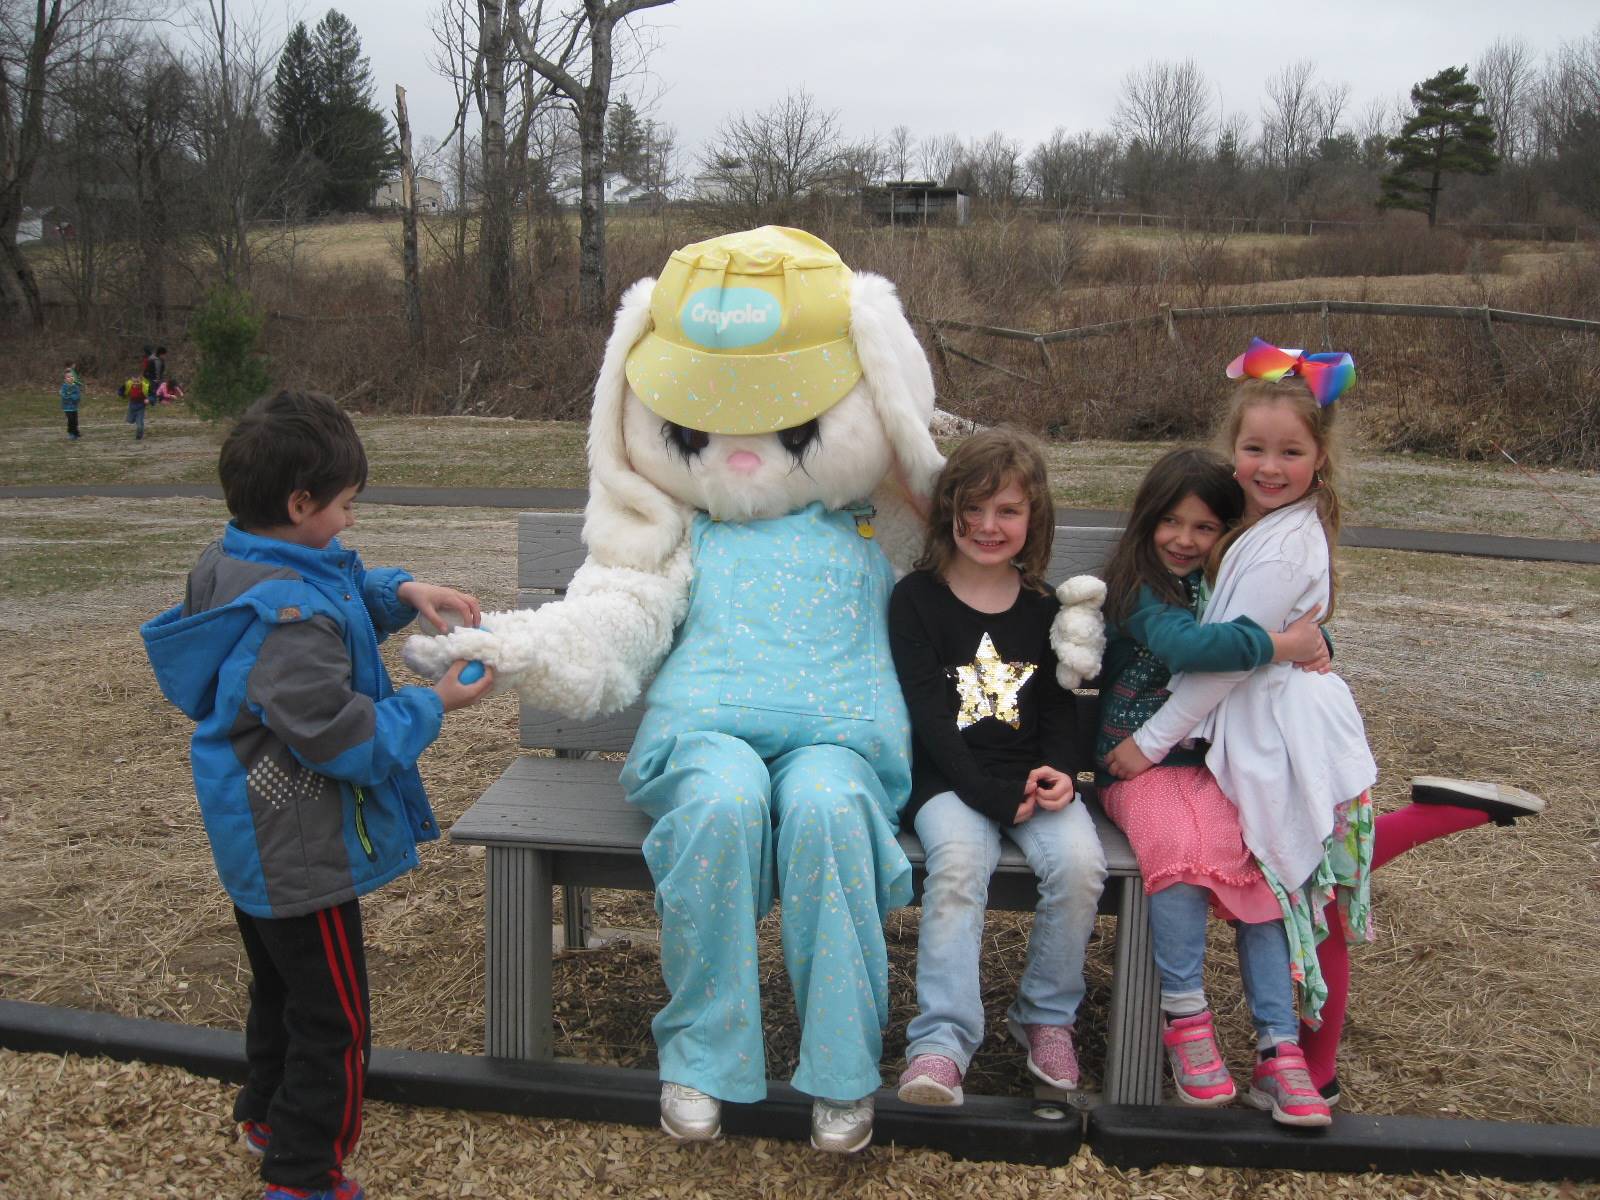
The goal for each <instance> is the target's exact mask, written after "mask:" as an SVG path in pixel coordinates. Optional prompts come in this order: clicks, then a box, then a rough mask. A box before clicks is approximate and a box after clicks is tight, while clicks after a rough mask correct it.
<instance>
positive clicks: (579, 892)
mask: <svg viewBox="0 0 1600 1200" xmlns="http://www.w3.org/2000/svg"><path fill="white" fill-rule="evenodd" d="M561 922H562V926H563V929H562V932H563V934H564V935H565V940H564V941H563V942H562V943H561V944H562V945H563V946H565V947H566V948H567V949H568V950H582V949H583V948H584V947H585V946H587V945H588V944H589V935H590V934H591V933H592V932H594V923H593V918H592V917H591V916H590V913H589V889H588V888H586V887H579V886H578V885H577V884H574V883H564V884H562V885H561Z"/></svg>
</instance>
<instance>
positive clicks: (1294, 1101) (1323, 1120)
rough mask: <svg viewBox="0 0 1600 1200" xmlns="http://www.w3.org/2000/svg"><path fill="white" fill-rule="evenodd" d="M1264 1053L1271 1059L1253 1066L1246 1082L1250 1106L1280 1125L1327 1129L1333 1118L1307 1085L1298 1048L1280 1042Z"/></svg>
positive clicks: (1314, 1089) (1313, 1086)
mask: <svg viewBox="0 0 1600 1200" xmlns="http://www.w3.org/2000/svg"><path fill="white" fill-rule="evenodd" d="M1268 1053H1271V1054H1272V1057H1271V1058H1263V1059H1261V1060H1260V1061H1259V1062H1257V1063H1256V1070H1255V1074H1254V1075H1253V1076H1251V1078H1250V1103H1251V1104H1254V1105H1255V1106H1256V1107H1257V1108H1262V1109H1267V1110H1269V1111H1270V1112H1271V1113H1272V1119H1273V1120H1274V1121H1276V1122H1278V1124H1280V1125H1301V1126H1307V1125H1331V1124H1332V1123H1333V1114H1332V1113H1331V1112H1329V1111H1328V1102H1327V1101H1326V1100H1324V1099H1323V1098H1322V1094H1321V1093H1320V1092H1318V1091H1317V1085H1316V1084H1314V1083H1312V1082H1311V1072H1310V1071H1308V1070H1307V1069H1306V1060H1305V1056H1304V1055H1302V1054H1301V1053H1300V1047H1299V1046H1296V1045H1295V1044H1294V1043H1293V1042H1283V1043H1280V1044H1279V1045H1278V1046H1276V1047H1274V1049H1273V1050H1272V1051H1269V1052H1268Z"/></svg>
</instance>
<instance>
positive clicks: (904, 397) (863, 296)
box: [850, 271, 944, 571]
mask: <svg viewBox="0 0 1600 1200" xmlns="http://www.w3.org/2000/svg"><path fill="white" fill-rule="evenodd" d="M850 335H851V338H852V339H853V340H854V342H855V345H856V355H857V357H858V358H859V359H860V360H861V371H862V376H863V378H864V379H865V380H866V383H867V388H868V391H869V392H870V393H871V395H872V403H873V408H874V409H875V411H876V412H877V414H878V420H879V422H880V423H881V424H882V426H883V430H884V434H885V436H886V437H887V438H888V441H889V446H890V449H891V450H892V451H893V453H894V460H895V461H894V466H893V468H892V469H891V470H890V472H889V475H888V477H887V478H885V479H884V481H883V482H882V483H881V484H879V485H878V488H877V490H876V491H874V492H873V494H872V504H873V507H874V508H876V509H877V510H878V515H877V516H876V517H875V518H874V522H873V523H874V524H875V525H876V526H877V527H878V529H879V530H880V532H879V539H880V541H881V542H882V544H883V548H884V552H885V553H886V554H888V556H889V560H890V561H891V562H892V563H894V565H895V566H896V567H897V568H899V569H900V570H901V571H905V570H908V569H909V568H910V566H911V563H912V561H914V560H915V559H916V557H917V555H918V554H919V553H920V552H921V550H922V543H923V539H924V538H925V536H926V533H927V523H928V497H929V496H930V495H931V494H932V492H933V481H934V480H935V479H936V478H937V477H938V474H939V470H940V468H941V467H943V466H944V456H943V455H942V454H940V453H939V447H938V446H937V445H936V444H935V443H934V440H933V435H932V434H930V433H929V432H928V421H929V419H930V418H931V417H932V416H933V372H932V371H931V370H930V369H929V367H928V356H927V355H926V354H924V353H923V352H922V346H921V345H920V344H919V343H918V341H917V335H916V334H914V333H913V332H912V331H911V323H910V322H909V321H907V320H906V316H905V311H904V310H903V309H902V308H901V307H900V298H899V297H898V296H897V295H896V294H895V290H894V285H893V284H892V283H890V282H889V281H888V280H887V279H884V278H883V277H882V276H881V275H874V274H872V273H870V272H867V271H860V272H857V273H856V275H855V278H854V281H853V283H852V286H851V289H850Z"/></svg>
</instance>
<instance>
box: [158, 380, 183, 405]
mask: <svg viewBox="0 0 1600 1200" xmlns="http://www.w3.org/2000/svg"><path fill="white" fill-rule="evenodd" d="M156 399H157V400H158V401H159V402H160V403H162V404H171V403H173V402H174V401H176V400H182V399H183V388H182V387H181V386H180V385H179V383H178V381H177V380H176V379H163V380H162V381H161V382H160V383H158V384H156Z"/></svg>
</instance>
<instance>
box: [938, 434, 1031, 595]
mask: <svg viewBox="0 0 1600 1200" xmlns="http://www.w3.org/2000/svg"><path fill="white" fill-rule="evenodd" d="M1008 483H1015V484H1016V485H1017V486H1018V487H1019V488H1021V489H1022V494H1023V495H1024V496H1026V497H1027V499H1028V537H1027V540H1026V541H1025V542H1024V543H1023V545H1022V553H1021V554H1019V555H1018V556H1017V557H1016V558H1015V559H1014V560H1012V561H1013V565H1014V566H1015V567H1016V568H1017V570H1018V572H1019V573H1020V574H1021V575H1022V582H1023V584H1024V585H1025V586H1027V587H1030V588H1032V589H1033V590H1034V591H1037V592H1048V591H1049V590H1050V588H1049V585H1048V584H1046V583H1045V572H1046V571H1048V570H1049V568H1050V547H1051V545H1052V543H1053V542H1054V541H1055V536H1056V506H1055V502H1054V501H1053V500H1052V499H1051V498H1050V479H1049V476H1048V474H1047V473H1046V471H1045V466H1044V455H1042V454H1040V453H1039V447H1038V445H1037V444H1036V443H1035V442H1034V440H1033V439H1032V438H1030V437H1029V436H1028V435H1027V434H1025V433H1022V432H1020V431H1019V430H1016V429H1011V428H1009V427H1008V426H1004V425H1001V426H997V427H995V428H994V429H983V430H980V431H979V432H977V433H975V434H973V435H972V436H971V437H969V438H968V439H967V440H966V441H964V442H962V443H961V444H960V445H959V446H957V447H956V448H955V450H954V452H953V453H951V455H950V458H949V461H947V462H946V463H945V464H944V470H942V471H940V472H939V478H938V479H937V480H936V481H935V482H934V485H933V496H932V499H931V501H930V504H929V512H928V537H927V540H926V541H925V542H923V544H922V556H921V557H920V558H918V559H917V561H916V564H915V566H916V569H917V570H919V571H932V572H933V573H934V574H935V575H938V576H939V577H940V578H943V577H944V573H945V571H946V570H947V569H948V568H949V566H950V564H951V562H952V561H954V559H955V556H956V539H955V528H956V524H957V523H958V522H960V523H961V533H962V536H966V531H967V529H966V523H965V522H963V521H962V520H961V513H962V511H963V510H964V509H965V508H966V506H967V505H968V504H972V503H977V502H981V501H984V500H987V499H988V498H989V497H990V496H992V495H994V494H995V493H996V492H998V491H1000V490H1001V489H1003V488H1004V487H1005V486H1006V484H1008Z"/></svg>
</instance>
